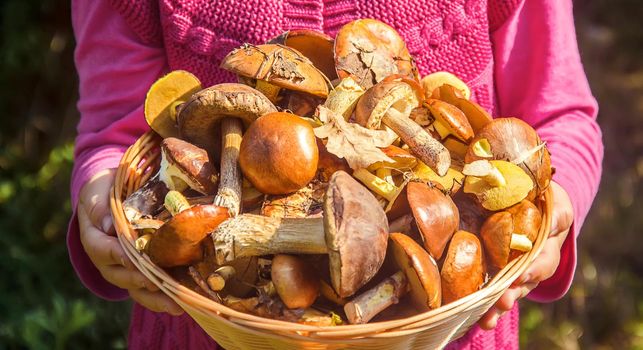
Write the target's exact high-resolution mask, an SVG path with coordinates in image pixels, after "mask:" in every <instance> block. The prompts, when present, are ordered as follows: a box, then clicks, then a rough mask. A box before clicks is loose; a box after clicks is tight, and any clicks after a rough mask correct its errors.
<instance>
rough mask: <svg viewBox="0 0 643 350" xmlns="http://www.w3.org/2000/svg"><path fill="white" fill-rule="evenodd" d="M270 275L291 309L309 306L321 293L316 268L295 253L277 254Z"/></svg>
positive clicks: (283, 299) (278, 291)
mask: <svg viewBox="0 0 643 350" xmlns="http://www.w3.org/2000/svg"><path fill="white" fill-rule="evenodd" d="M270 276H271V279H272V283H274V285H275V289H276V290H277V294H278V295H279V297H280V298H281V301H283V302H284V304H286V306H287V307H288V308H289V309H298V308H308V307H310V306H311V305H312V304H313V303H314V302H315V299H317V296H318V295H319V288H320V285H319V278H318V277H317V274H316V273H315V270H314V269H313V267H312V266H311V265H310V264H308V263H306V261H304V260H303V259H301V258H298V257H296V256H294V255H287V254H277V255H275V257H274V258H273V259H272V270H271V273H270Z"/></svg>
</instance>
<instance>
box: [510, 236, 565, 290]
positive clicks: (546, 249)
mask: <svg viewBox="0 0 643 350" xmlns="http://www.w3.org/2000/svg"><path fill="white" fill-rule="evenodd" d="M559 263H560V246H559V245H558V242H557V241H556V240H555V239H547V240H546V241H545V243H544V245H543V249H542V250H541V251H540V253H539V254H538V256H537V257H536V259H534V261H533V262H532V263H531V265H530V266H529V267H528V268H527V270H526V271H525V272H524V273H523V274H522V275H521V276H520V277H518V279H516V282H515V283H514V285H522V284H525V283H528V282H542V281H544V280H546V279H548V278H549V277H551V276H553V275H554V272H556V268H557V267H558V264H559Z"/></svg>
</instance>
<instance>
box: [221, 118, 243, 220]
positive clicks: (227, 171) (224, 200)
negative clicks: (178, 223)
mask: <svg viewBox="0 0 643 350" xmlns="http://www.w3.org/2000/svg"><path fill="white" fill-rule="evenodd" d="M242 127H243V125H242V123H241V120H239V119H237V118H224V119H223V120H222V121H221V134H222V147H223V148H222V151H221V183H220V184H219V190H218V192H217V195H216V197H214V204H215V205H219V206H222V207H226V208H228V210H229V211H230V215H231V216H236V215H237V214H239V210H240V206H241V182H242V177H241V169H240V168H239V149H240V147H241V137H242V135H243V130H242Z"/></svg>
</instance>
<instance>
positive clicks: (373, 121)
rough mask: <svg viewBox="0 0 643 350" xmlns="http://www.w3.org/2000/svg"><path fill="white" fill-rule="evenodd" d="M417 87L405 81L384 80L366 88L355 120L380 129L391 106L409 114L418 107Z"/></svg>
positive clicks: (357, 108)
mask: <svg viewBox="0 0 643 350" xmlns="http://www.w3.org/2000/svg"><path fill="white" fill-rule="evenodd" d="M419 104H420V100H418V98H417V95H416V93H415V89H414V88H413V87H412V86H411V85H409V84H407V83H405V82H403V81H395V80H394V81H383V82H381V83H379V84H377V85H375V86H373V87H371V88H370V89H368V90H366V92H365V93H364V95H362V97H361V98H360V99H359V102H358V103H357V107H356V108H355V121H356V122H357V123H358V124H360V125H362V126H364V127H366V128H369V129H379V128H380V124H381V122H382V118H383V117H384V115H385V114H386V112H387V111H388V110H389V109H390V108H394V109H396V110H397V111H399V112H400V113H401V114H403V115H405V116H408V115H410V114H411V111H412V110H413V109H414V108H416V107H418V105H419Z"/></svg>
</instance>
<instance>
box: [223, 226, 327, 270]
mask: <svg viewBox="0 0 643 350" xmlns="http://www.w3.org/2000/svg"><path fill="white" fill-rule="evenodd" d="M212 240H213V241H214V247H215V251H216V260H217V263H218V264H220V265H223V264H224V263H226V262H229V261H233V260H235V259H238V258H242V257H249V256H261V255H269V254H280V253H285V254H288V253H290V254H327V253H328V248H327V247H326V241H325V236H324V223H323V219H322V218H314V219H280V218H273V217H267V216H261V215H254V214H242V215H239V216H237V217H235V218H232V219H229V220H227V221H225V222H223V223H222V224H221V225H219V227H217V229H216V230H215V231H214V232H213V233H212Z"/></svg>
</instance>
